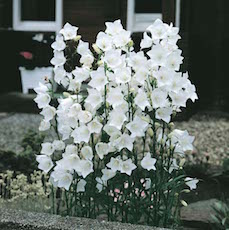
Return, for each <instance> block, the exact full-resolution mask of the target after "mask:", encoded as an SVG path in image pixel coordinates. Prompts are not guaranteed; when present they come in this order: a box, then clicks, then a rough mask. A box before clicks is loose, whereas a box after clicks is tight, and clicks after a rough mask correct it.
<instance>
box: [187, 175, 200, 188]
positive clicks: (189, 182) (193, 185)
mask: <svg viewBox="0 0 229 230" xmlns="http://www.w3.org/2000/svg"><path fill="white" fill-rule="evenodd" d="M185 181H186V183H185V184H186V185H187V186H188V187H189V188H190V189H191V190H193V189H196V188H197V183H198V182H199V180H197V179H195V178H191V177H186V178H185Z"/></svg>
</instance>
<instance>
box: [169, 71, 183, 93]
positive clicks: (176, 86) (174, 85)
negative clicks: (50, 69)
mask: <svg viewBox="0 0 229 230" xmlns="http://www.w3.org/2000/svg"><path fill="white" fill-rule="evenodd" d="M185 83H186V79H185V78H183V77H181V74H180V73H176V74H174V76H173V78H171V81H170V86H169V90H170V91H172V92H174V93H179V91H181V90H182V88H184V86H185Z"/></svg>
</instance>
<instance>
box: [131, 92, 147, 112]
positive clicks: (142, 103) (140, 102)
mask: <svg viewBox="0 0 229 230" xmlns="http://www.w3.org/2000/svg"><path fill="white" fill-rule="evenodd" d="M134 102H135V104H136V105H137V106H138V107H139V108H140V109H141V110H142V111H144V110H145V108H146V107H149V106H150V103H149V101H148V98H147V95H146V93H145V91H144V90H143V89H141V88H139V90H138V93H137V96H136V97H135V98H134Z"/></svg>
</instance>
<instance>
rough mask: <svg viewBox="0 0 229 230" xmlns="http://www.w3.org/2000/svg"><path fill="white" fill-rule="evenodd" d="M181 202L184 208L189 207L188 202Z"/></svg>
mask: <svg viewBox="0 0 229 230" xmlns="http://www.w3.org/2000/svg"><path fill="white" fill-rule="evenodd" d="M180 202H181V204H182V205H183V206H184V207H187V206H188V204H187V202H186V201H184V200H181V201H180Z"/></svg>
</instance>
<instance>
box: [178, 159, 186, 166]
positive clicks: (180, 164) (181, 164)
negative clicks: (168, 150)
mask: <svg viewBox="0 0 229 230" xmlns="http://www.w3.org/2000/svg"><path fill="white" fill-rule="evenodd" d="M184 163H185V158H182V159H181V160H180V163H179V166H180V167H183V166H184Z"/></svg>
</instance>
